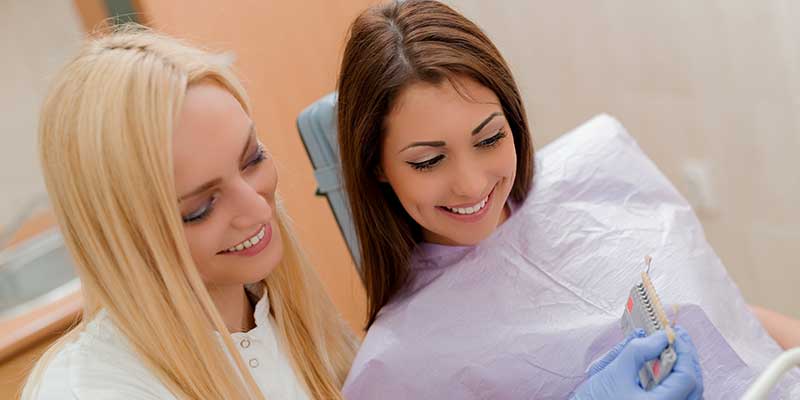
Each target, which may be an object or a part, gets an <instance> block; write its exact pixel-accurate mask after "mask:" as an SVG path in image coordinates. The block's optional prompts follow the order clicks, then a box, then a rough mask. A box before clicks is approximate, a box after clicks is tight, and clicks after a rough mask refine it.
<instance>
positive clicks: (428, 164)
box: [406, 154, 444, 171]
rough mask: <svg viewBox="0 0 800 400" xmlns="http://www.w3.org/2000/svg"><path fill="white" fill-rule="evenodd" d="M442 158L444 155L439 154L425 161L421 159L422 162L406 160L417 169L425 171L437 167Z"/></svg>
mask: <svg viewBox="0 0 800 400" xmlns="http://www.w3.org/2000/svg"><path fill="white" fill-rule="evenodd" d="M442 159H444V155H442V154H439V155H438V156H436V157H433V158H431V159H428V160H425V161H420V162H411V161H406V163H408V165H410V166H411V168H414V169H415V170H417V171H425V170H429V169H431V168H433V167H435V166H436V164H439V161H442Z"/></svg>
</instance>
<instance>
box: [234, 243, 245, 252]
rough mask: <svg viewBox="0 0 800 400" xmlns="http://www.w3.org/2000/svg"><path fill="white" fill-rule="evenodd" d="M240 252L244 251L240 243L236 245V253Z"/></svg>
mask: <svg viewBox="0 0 800 400" xmlns="http://www.w3.org/2000/svg"><path fill="white" fill-rule="evenodd" d="M242 250H244V245H243V244H241V243H239V244H237V245H236V251H242Z"/></svg>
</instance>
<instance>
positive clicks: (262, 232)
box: [258, 228, 266, 240]
mask: <svg viewBox="0 0 800 400" xmlns="http://www.w3.org/2000/svg"><path fill="white" fill-rule="evenodd" d="M264 235H266V229H264V228H261V232H258V239H259V240H260V239H263V238H264Z"/></svg>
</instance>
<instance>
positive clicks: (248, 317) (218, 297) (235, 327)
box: [208, 284, 256, 333]
mask: <svg viewBox="0 0 800 400" xmlns="http://www.w3.org/2000/svg"><path fill="white" fill-rule="evenodd" d="M208 294H209V295H210V296H211V299H212V300H213V301H214V305H215V306H216V307H217V311H219V313H220V315H221V316H222V321H223V322H225V327H227V328H228V331H229V332H231V333H234V332H247V331H249V330H251V329H253V328H254V327H255V326H256V322H255V319H254V318H253V305H252V304H251V303H250V300H249V299H248V298H247V292H246V291H245V289H244V285H243V284H236V285H224V286H209V287H208Z"/></svg>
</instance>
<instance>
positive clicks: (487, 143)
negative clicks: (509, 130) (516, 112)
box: [475, 129, 506, 148]
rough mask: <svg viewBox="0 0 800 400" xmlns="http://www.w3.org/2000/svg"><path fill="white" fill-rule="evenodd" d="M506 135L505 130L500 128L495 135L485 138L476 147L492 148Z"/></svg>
mask: <svg viewBox="0 0 800 400" xmlns="http://www.w3.org/2000/svg"><path fill="white" fill-rule="evenodd" d="M504 137H506V132H505V131H504V130H502V129H500V130H499V131H497V133H496V134H495V135H494V136H492V137H490V138H487V139H484V140H481V141H480V142H478V143H477V144H476V145H475V146H476V147H481V148H491V147H494V146H496V145H497V144H498V143H500V141H501V140H502V139H503V138H504Z"/></svg>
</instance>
